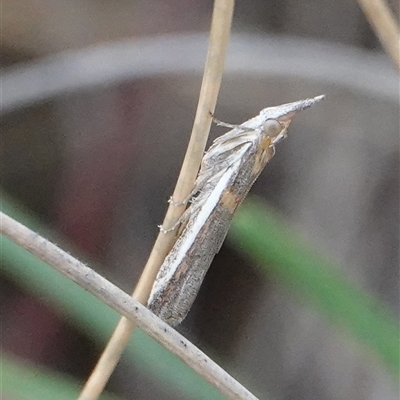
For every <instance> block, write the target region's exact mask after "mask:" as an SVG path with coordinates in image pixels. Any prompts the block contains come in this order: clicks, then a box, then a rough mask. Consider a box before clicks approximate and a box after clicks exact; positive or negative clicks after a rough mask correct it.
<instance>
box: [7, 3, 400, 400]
mask: <svg viewBox="0 0 400 400" xmlns="http://www.w3.org/2000/svg"><path fill="white" fill-rule="evenodd" d="M389 5H390V6H391V7H392V10H393V11H394V12H395V13H396V15H398V13H399V4H398V2H396V1H392V0H391V1H389ZM211 11H212V1H199V0H191V1H176V0H164V1H160V0H152V1H142V0H137V1H133V0H132V1H126V0H113V1H93V0H86V1H68V2H63V1H58V0H35V1H33V2H32V1H25V0H13V1H12V2H11V1H10V2H8V4H7V3H5V4H3V7H2V48H1V55H2V57H1V62H2V121H1V124H2V126H1V186H2V191H3V192H2V193H3V194H2V205H3V208H4V210H5V211H7V210H9V212H10V213H11V214H13V215H14V216H15V217H16V218H17V219H19V220H21V222H25V223H27V224H28V225H29V224H31V225H30V226H35V228H36V229H38V230H39V231H40V232H43V233H46V232H47V233H48V234H47V236H48V237H52V238H53V240H55V241H56V242H57V243H58V244H59V245H60V246H61V247H62V248H64V249H68V250H69V251H70V252H71V253H72V254H73V255H75V256H77V257H78V258H80V259H82V260H85V261H86V262H88V263H89V265H90V266H92V267H93V268H95V269H96V270H97V271H98V272H100V273H101V274H102V275H103V276H105V277H106V278H108V279H109V280H111V281H112V282H113V283H115V284H117V285H118V286H119V287H121V288H122V289H124V290H126V291H127V292H129V293H130V292H131V291H132V289H133V287H134V285H135V283H136V282H137V280H138V278H139V276H140V273H141V270H142V268H143V266H144V264H145V262H146V260H147V257H148V255H149V253H150V251H151V248H152V245H153V243H154V240H155V238H156V235H157V233H158V230H157V225H158V224H160V222H161V221H162V219H163V216H164V213H165V211H166V208H167V199H168V197H169V196H170V195H171V193H172V190H173V187H174V184H175V182H176V179H177V175H178V172H179V169H180V165H181V162H182V160H183V156H184V152H185V148H186V145H187V143H188V138H189V133H190V130H191V124H192V121H193V118H194V113H195V109H196V105H197V99H198V93H199V89H200V82H201V73H202V68H203V66H204V61H205V54H206V45H207V32H208V29H209V25H210V19H211ZM232 32H233V37H232V41H231V45H230V47H229V54H228V58H227V62H226V74H225V76H224V78H223V82H222V88H221V94H220V98H219V102H218V104H217V109H216V116H217V117H218V118H219V119H221V120H223V121H226V122H230V123H240V122H243V121H244V120H247V119H249V118H251V117H253V116H254V115H256V114H258V112H259V111H260V110H261V109H262V108H265V107H267V106H272V105H278V104H281V103H287V102H291V101H295V100H298V99H301V98H307V97H311V96H315V95H319V94H323V93H324V94H326V95H327V98H326V100H325V101H324V102H323V103H321V104H319V105H317V106H315V108H313V109H310V110H308V111H305V112H304V113H302V114H300V115H299V116H298V117H296V119H295V120H294V122H293V123H292V125H291V130H290V132H289V138H288V139H287V140H285V141H284V142H283V143H282V144H281V145H280V146H279V148H278V149H277V154H276V156H275V158H274V159H273V160H272V161H271V163H270V164H269V165H268V166H267V168H266V170H265V171H264V172H263V174H262V175H261V177H260V178H259V180H258V181H257V183H256V184H255V186H254V188H253V189H252V193H253V194H257V195H258V196H260V197H262V198H263V199H264V200H265V202H266V204H268V205H269V206H270V207H272V208H273V209H275V210H276V211H277V212H278V213H279V214H280V216H281V217H282V219H283V220H284V221H285V223H286V224H287V225H288V226H290V227H292V229H293V230H294V231H296V232H298V233H299V235H301V236H302V237H303V239H304V240H305V241H306V242H307V243H309V245H310V246H311V247H312V248H313V249H315V251H316V252H318V253H319V254H322V255H324V256H326V257H327V258H328V259H329V260H331V261H332V262H333V263H334V264H335V265H337V270H338V272H339V273H340V274H341V275H343V277H344V278H345V279H346V280H348V281H350V282H351V283H352V284H354V285H356V286H357V287H359V288H362V289H363V290H364V291H365V292H366V293H368V294H369V295H371V296H374V297H375V298H376V299H378V300H379V301H380V302H382V303H383V304H384V305H385V307H386V308H387V310H388V313H389V314H390V315H392V316H394V317H395V318H396V319H397V316H398V313H399V287H398V283H399V280H398V265H399V81H398V75H397V72H396V70H395V67H394V66H393V65H392V64H391V62H390V60H389V59H388V57H387V56H386V55H385V54H384V52H383V50H382V48H381V46H380V44H379V41H378V40H377V38H376V37H375V34H374V33H373V31H372V30H371V29H370V27H369V25H368V22H367V21H366V19H365V17H364V16H363V14H362V12H361V10H360V8H359V6H358V4H357V3H356V2H353V1H349V0H338V1H335V2H332V1H328V0H321V1H318V2H315V1H309V0H301V1H292V0H284V1H265V0H253V1H247V2H237V5H236V9H235V14H234V22H233V29H232ZM223 132H224V130H223V129H222V128H215V127H214V128H213V130H212V133H211V139H210V140H212V139H214V138H215V137H217V136H218V135H220V134H222V133H223ZM11 210H12V211H11ZM50 232H51V233H50ZM55 238H56V239H55ZM4 251H6V250H5V249H4ZM18 260H19V259H17V258H16V256H15V257H14V256H12V257H11V256H10V257H8V256H7V257H4V258H3V260H2V262H3V267H2V271H3V272H2V275H1V314H2V335H1V336H2V350H3V351H4V354H5V355H7V357H10V360H14V361H15V360H19V361H18V365H20V366H21V368H23V367H24V366H26V365H30V367H32V366H33V367H37V368H42V367H45V368H48V370H46V371H54V372H60V373H63V374H65V375H62V376H63V378H62V379H66V380H68V379H70V378H71V379H76V381H77V382H78V385H79V384H82V383H83V382H84V381H85V379H86V378H87V376H88V374H89V373H90V371H91V369H92V368H93V366H94V365H95V362H96V361H97V359H98V357H99V355H100V352H101V350H102V349H103V347H104V345H105V343H106V340H107V335H108V334H109V332H111V331H109V332H108V333H106V334H104V335H103V337H102V338H101V339H99V338H96V339H93V337H92V336H91V334H90V333H89V331H88V330H85V329H82V325H80V324H79V323H77V322H76V320H75V319H74V318H73V317H72V314H71V313H69V311H68V307H69V304H68V303H69V300H67V301H66V302H65V304H61V305H60V304H58V303H57V300H54V299H53V298H51V296H50V295H49V294H48V292H46V290H47V289H48V288H47V287H46V286H47V284H46V282H47V281H46V278H44V280H43V281H42V283H40V284H37V282H36V281H35V280H34V278H29V279H28V278H27V277H26V276H23V275H22V273H21V274H20V273H19V272H17V271H18V268H21V269H29V268H28V267H27V266H26V265H23V264H22V263H21V262H20V261H18ZM35 268H36V267H32V270H33V273H34V270H35ZM62 285H63V284H62V283H60V288H59V289H57V290H59V291H60V292H61V291H62V290H63V289H62ZM49 286H50V284H49ZM57 290H56V291H57ZM82 299H83V297H82ZM88 301H89V300H88ZM71 303H72V298H71ZM83 303H84V301H83V300H82V305H83ZM56 304H57V306H56ZM89 311H90V310H89ZM93 313H94V311H93ZM97 318H100V319H101V318H102V317H101V316H98V315H97ZM116 320H117V319H116V317H115V320H113V321H116ZM113 323H114V322H113ZM112 325H113V324H110V325H109V326H110V327H111V328H109V329H112ZM179 331H180V332H182V333H183V334H184V335H185V336H187V337H188V338H189V339H190V340H192V341H193V342H194V343H195V344H196V345H198V346H199V347H200V348H201V349H202V350H204V351H205V352H206V353H207V354H209V355H210V356H212V357H213V358H214V359H215V361H217V362H218V363H220V364H221V365H222V366H223V367H225V368H226V369H227V370H228V371H229V372H232V373H233V374H234V376H235V377H237V378H238V379H239V380H240V381H241V382H243V383H244V384H247V386H248V388H249V389H250V390H254V392H255V393H256V394H257V395H259V396H260V398H270V399H294V398H296V399H320V400H322V399H333V400H336V399H355V400H357V399H360V400H361V399H371V400H372V399H376V400H378V399H389V400H390V399H397V398H398V396H399V392H398V383H396V381H395V380H394V379H393V375H392V373H391V372H390V371H389V370H388V369H387V367H386V366H385V365H384V364H383V363H381V362H380V361H379V360H377V359H376V358H374V356H372V355H371V354H369V352H368V351H367V350H365V349H364V348H363V346H362V345H360V344H359V343H357V342H356V341H355V340H354V339H353V338H351V337H349V335H348V334H347V333H346V332H345V331H344V330H342V329H341V328H340V327H338V326H334V325H332V324H331V323H329V322H328V321H327V320H326V318H325V317H324V315H322V314H321V312H318V310H316V309H315V308H313V307H311V306H310V305H309V304H308V302H307V299H306V298H302V297H301V296H300V297H299V296H298V295H296V294H295V293H294V292H293V291H292V290H291V288H290V287H288V286H285V285H283V284H282V283H281V282H280V281H279V279H276V278H275V277H274V276H273V275H268V274H262V273H260V271H259V269H257V268H255V267H254V265H253V264H252V263H251V262H250V261H249V260H248V259H245V258H243V257H242V256H241V255H240V254H239V251H238V249H235V248H234V247H233V246H232V245H230V243H229V241H228V242H227V243H226V244H225V245H224V246H223V248H222V250H221V252H220V253H219V254H218V255H217V257H216V259H215V260H214V262H213V265H212V268H211V269H210V271H209V273H208V275H207V277H206V280H205V282H204V284H203V286H202V289H201V291H200V294H199V296H198V299H197V300H196V303H195V305H194V306H193V309H192V311H191V312H190V313H189V316H188V318H187V319H186V320H185V321H184V323H183V324H182V326H181V327H179ZM133 358H134V357H133ZM14 361H12V362H14ZM10 362H11V361H10ZM152 362H153V363H154V364H156V363H157V362H160V363H161V362H163V361H160V360H152ZM35 371H36V370H35V369H33V370H32V371H31V372H30V373H28V374H27V376H25V377H24V379H22V381H21V382H22V383H23V384H24V385H25V384H26V385H27V386H29V381H30V380H34V378H35V377H37V376H38V375H40V372H37V371H36V372H35ZM177 375H178V373H177ZM4 379H5V378H4ZM168 379H169V378H168ZM168 379H167V378H164V377H163V375H162V373H160V374H159V375H158V377H157V378H155V377H154V376H153V375H152V374H151V368H150V372H149V371H147V370H144V369H143V368H142V367H141V364H140V363H137V364H135V360H134V359H133V360H132V359H131V358H130V357H129V356H127V357H124V359H123V360H122V362H121V363H120V365H119V366H118V368H117V370H116V372H115V374H114V375H113V376H112V378H111V380H110V383H109V385H108V387H107V389H108V390H109V391H110V392H112V393H114V394H115V395H116V396H120V398H123V399H134V398H135V399H153V398H163V399H186V398H196V395H195V394H193V395H191V394H188V393H187V392H184V391H182V390H181V389H180V388H179V386H176V385H174V384H171V382H170V381H168ZM43 390H45V388H43ZM201 390H202V389H198V391H201ZM4 396H5V397H4V398H9V399H11V398H13V399H16V398H21V399H22V398H33V397H29V396H28V397H23V396H22V395H21V397H16V396H17V395H16V394H15V393H12V392H10V393H8V394H7V392H6V393H4ZM200 396H201V394H200ZM38 398H45V397H44V395H42V397H40V396H39V397H38Z"/></svg>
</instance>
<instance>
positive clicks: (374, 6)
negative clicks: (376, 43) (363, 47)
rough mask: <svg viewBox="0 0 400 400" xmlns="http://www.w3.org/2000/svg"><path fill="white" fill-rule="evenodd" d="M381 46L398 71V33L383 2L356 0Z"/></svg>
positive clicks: (399, 59) (396, 26)
mask: <svg viewBox="0 0 400 400" xmlns="http://www.w3.org/2000/svg"><path fill="white" fill-rule="evenodd" d="M358 3H359V4H360V7H361V9H362V10H363V11H364V14H365V16H366V18H367V20H368V22H369V23H370V24H371V26H372V28H373V29H374V31H375V33H376V35H377V36H378V38H379V40H380V41H381V43H382V46H383V47H384V49H385V50H386V52H387V53H388V54H389V56H390V57H391V59H392V60H393V62H394V63H395V64H396V67H397V69H398V70H399V71H400V31H399V27H398V25H397V21H396V19H395V18H394V16H393V13H392V12H391V10H390V8H389V7H388V5H387V4H386V2H385V0H358Z"/></svg>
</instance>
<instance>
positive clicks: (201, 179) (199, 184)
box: [168, 173, 211, 207]
mask: <svg viewBox="0 0 400 400" xmlns="http://www.w3.org/2000/svg"><path fill="white" fill-rule="evenodd" d="M210 176H211V173H208V174H201V175H198V176H197V179H196V182H195V183H194V187H193V189H192V191H191V192H190V193H189V195H188V196H187V197H186V198H185V199H183V200H182V201H175V200H174V199H173V197H172V196H171V197H170V198H169V200H168V203H169V204H172V205H173V206H175V207H179V206H186V205H187V204H188V203H190V202H192V200H193V198H194V196H195V195H196V194H197V193H199V192H201V190H202V189H203V187H204V185H205V184H206V183H207V181H208V180H209V179H210Z"/></svg>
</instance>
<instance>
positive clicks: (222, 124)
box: [210, 113, 260, 131]
mask: <svg viewBox="0 0 400 400" xmlns="http://www.w3.org/2000/svg"><path fill="white" fill-rule="evenodd" d="M210 115H211V117H212V121H213V122H214V123H215V124H216V125H217V126H224V127H226V128H231V129H242V130H244V131H259V130H260V129H258V128H252V127H250V126H246V125H244V124H228V123H227V122H223V121H220V120H219V119H217V118H215V117H214V115H213V114H211V113H210Z"/></svg>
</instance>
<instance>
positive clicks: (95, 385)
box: [79, 0, 234, 400]
mask: <svg viewBox="0 0 400 400" xmlns="http://www.w3.org/2000/svg"><path fill="white" fill-rule="evenodd" d="M233 8H234V0H215V2H214V11H213V17H212V22H211V30H210V39H209V48H208V54H207V60H206V65H205V69H204V75H203V81H202V87H201V91H200V96H199V102H198V106H197V111H196V116H195V120H194V124H193V129H192V134H191V137H190V141H189V145H188V148H187V151H186V156H185V159H184V161H183V165H182V169H181V172H180V174H179V178H178V181H177V184H176V188H175V190H174V194H173V198H174V200H175V201H178V202H179V201H181V200H183V199H185V198H186V197H187V196H188V195H189V193H190V191H191V190H192V188H193V184H194V181H195V179H196V175H197V172H198V169H199V166H200V163H201V159H202V157H203V153H204V149H205V146H206V143H207V138H208V133H209V131H210V127H211V118H210V114H209V113H210V112H212V113H213V112H214V110H215V106H216V103H217V97H218V93H219V88H220V84H221V79H222V74H223V70H224V63H225V55H226V49H227V45H228V41H229V35H230V28H231V22H232V15H233ZM183 211H184V207H183V206H182V207H176V206H172V205H170V207H169V208H168V211H167V214H166V216H165V219H164V221H163V226H164V227H170V226H172V225H173V224H174V223H175V222H176V221H177V220H178V219H179V217H180V216H181V215H182V213H183ZM175 232H176V231H172V232H170V233H168V234H164V233H160V234H159V235H158V237H157V240H156V242H155V244H154V246H153V250H152V252H151V254H150V256H149V259H148V261H147V264H146V266H145V268H144V270H143V273H142V275H141V277H140V279H139V282H138V284H137V286H136V288H135V290H134V292H133V295H132V296H133V298H135V299H136V300H138V301H139V302H140V303H142V304H145V303H146V301H147V299H148V297H149V295H150V291H151V287H152V285H153V282H154V280H155V278H156V275H157V272H158V270H159V268H160V266H161V264H162V262H163V261H164V259H165V257H166V255H167V254H168V252H169V251H170V249H171V247H172V246H173V244H174V242H175V240H176V237H175ZM134 328H135V325H134V323H133V322H132V321H131V320H127V319H124V318H122V319H121V320H120V322H119V323H118V325H117V327H116V329H115V331H114V333H113V335H112V336H111V338H110V341H109V343H108V344H107V346H106V348H105V349H104V351H103V354H102V355H101V357H100V359H99V361H98V363H97V365H96V367H95V369H94V370H93V372H92V374H91V375H90V377H89V379H88V381H87V382H86V384H85V387H84V388H83V390H82V392H81V395H80V397H79V400H95V399H97V397H98V396H99V395H100V394H101V392H102V391H103V389H104V387H105V385H106V384H107V381H108V379H109V377H110V376H111V374H112V372H113V371H114V369H115V367H116V365H117V363H118V361H119V359H120V357H121V355H122V352H123V351H124V349H125V347H126V345H127V343H128V340H129V338H130V336H131V333H132V331H133V330H134Z"/></svg>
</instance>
